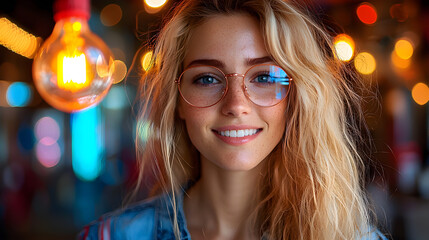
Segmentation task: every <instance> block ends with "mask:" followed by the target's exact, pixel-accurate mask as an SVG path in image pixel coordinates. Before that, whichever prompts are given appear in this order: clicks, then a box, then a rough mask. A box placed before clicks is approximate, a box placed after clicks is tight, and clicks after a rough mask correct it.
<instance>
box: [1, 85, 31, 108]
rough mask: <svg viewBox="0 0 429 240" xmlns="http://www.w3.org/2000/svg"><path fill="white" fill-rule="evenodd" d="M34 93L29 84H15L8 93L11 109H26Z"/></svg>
mask: <svg viewBox="0 0 429 240" xmlns="http://www.w3.org/2000/svg"><path fill="white" fill-rule="evenodd" d="M31 96H32V92H31V88H30V87H29V86H28V84H27V83H24V82H14V83H12V84H10V85H9V87H8V89H7V91H6V101H7V103H8V104H9V105H10V106H11V107H24V106H26V105H28V103H29V102H30V100H31Z"/></svg>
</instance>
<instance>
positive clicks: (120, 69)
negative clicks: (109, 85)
mask: <svg viewBox="0 0 429 240" xmlns="http://www.w3.org/2000/svg"><path fill="white" fill-rule="evenodd" d="M113 64H114V65H115V67H114V68H115V70H114V71H113V75H112V79H113V84H117V83H120V82H121V81H122V80H124V78H125V76H126V75H127V65H125V63H124V62H122V61H121V60H115V61H114V62H113Z"/></svg>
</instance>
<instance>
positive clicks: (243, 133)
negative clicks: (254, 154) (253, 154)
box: [214, 128, 262, 138]
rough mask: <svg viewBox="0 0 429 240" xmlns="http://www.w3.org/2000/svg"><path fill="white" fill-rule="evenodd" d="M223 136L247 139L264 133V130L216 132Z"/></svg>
mask: <svg viewBox="0 0 429 240" xmlns="http://www.w3.org/2000/svg"><path fill="white" fill-rule="evenodd" d="M214 131H215V132H216V133H218V134H219V135H221V136H224V137H232V138H239V137H247V136H252V135H255V134H256V133H258V132H260V131H262V128H259V129H241V130H226V131H216V130H214Z"/></svg>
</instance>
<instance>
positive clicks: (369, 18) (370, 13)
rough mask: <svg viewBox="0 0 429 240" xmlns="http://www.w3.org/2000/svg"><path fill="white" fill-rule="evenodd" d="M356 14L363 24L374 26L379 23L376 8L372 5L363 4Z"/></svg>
mask: <svg viewBox="0 0 429 240" xmlns="http://www.w3.org/2000/svg"><path fill="white" fill-rule="evenodd" d="M356 14H357V16H358V18H359V20H361V21H362V22H363V23H365V24H368V25H370V24H373V23H375V22H376V21H377V11H376V10H375V8H374V6H373V5H372V4H370V3H367V2H365V3H362V4H361V5H360V6H359V7H358V8H357V9H356Z"/></svg>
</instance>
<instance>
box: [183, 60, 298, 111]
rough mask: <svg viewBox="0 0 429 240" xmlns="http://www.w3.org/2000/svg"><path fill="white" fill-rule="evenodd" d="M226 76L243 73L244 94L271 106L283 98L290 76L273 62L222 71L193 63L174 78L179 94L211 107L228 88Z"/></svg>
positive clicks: (188, 100)
mask: <svg viewBox="0 0 429 240" xmlns="http://www.w3.org/2000/svg"><path fill="white" fill-rule="evenodd" d="M228 77H242V78H243V84H242V86H243V90H244V93H245V95H246V97H247V98H248V99H249V100H250V101H252V102H253V103H254V104H256V105H258V106H262V107H271V106H274V105H276V104H278V103H280V102H281V101H282V100H283V99H285V98H286V96H287V94H288V92H289V86H290V82H291V81H292V78H291V77H290V76H289V75H288V74H287V73H286V71H285V70H283V69H282V68H281V67H279V66H276V65H272V64H259V65H255V66H252V67H251V68H249V70H247V72H246V73H245V74H244V75H243V74H238V73H231V74H224V73H223V72H222V71H221V70H220V69H218V68H216V67H213V66H204V65H203V66H202V65H199V66H192V67H189V68H187V69H185V70H184V71H183V73H182V74H181V75H180V77H179V78H178V79H177V80H176V81H175V82H176V83H177V86H178V88H179V92H180V95H181V96H182V98H183V99H184V100H185V101H186V102H187V103H188V104H190V105H191V106H194V107H199V108H205V107H211V106H213V105H215V104H216V103H218V102H219V101H221V100H222V99H223V98H224V97H225V95H226V93H227V92H228Z"/></svg>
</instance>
